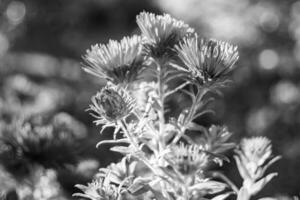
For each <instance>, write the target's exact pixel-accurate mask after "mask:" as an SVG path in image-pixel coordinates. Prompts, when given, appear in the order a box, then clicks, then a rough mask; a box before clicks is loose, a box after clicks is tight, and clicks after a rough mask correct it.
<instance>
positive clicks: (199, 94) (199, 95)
mask: <svg viewBox="0 0 300 200" xmlns="http://www.w3.org/2000/svg"><path fill="white" fill-rule="evenodd" d="M200 89H202V90H200ZM206 92H207V89H206V88H199V87H198V88H197V94H196V97H195V100H194V101H193V102H192V105H191V107H190V110H189V113H188V116H187V117H186V119H185V120H184V124H183V125H182V129H181V131H180V133H179V134H178V135H177V136H176V137H175V138H174V140H173V142H172V143H173V144H176V143H177V142H178V141H179V140H180V138H181V137H182V136H183V135H184V133H185V131H186V129H187V128H186V127H187V125H188V124H189V123H190V122H191V121H193V117H194V115H195V113H196V111H197V109H196V106H197V105H198V102H199V100H201V99H202V98H203V96H204V95H205V94H206Z"/></svg>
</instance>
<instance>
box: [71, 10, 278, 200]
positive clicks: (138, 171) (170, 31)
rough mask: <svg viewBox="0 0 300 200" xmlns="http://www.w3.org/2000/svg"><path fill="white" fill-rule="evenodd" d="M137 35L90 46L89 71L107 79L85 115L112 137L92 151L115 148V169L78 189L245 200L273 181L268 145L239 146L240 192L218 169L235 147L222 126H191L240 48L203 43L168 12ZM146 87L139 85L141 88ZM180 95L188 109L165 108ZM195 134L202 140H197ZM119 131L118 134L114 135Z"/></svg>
mask: <svg viewBox="0 0 300 200" xmlns="http://www.w3.org/2000/svg"><path fill="white" fill-rule="evenodd" d="M137 24H138V26H139V28H140V30H141V35H134V36H132V37H124V38H123V39H122V40H121V41H120V42H117V41H112V40H111V41H109V42H108V44H107V45H102V44H100V45H94V46H92V48H91V49H90V50H88V51H87V53H86V55H85V56H84V59H85V61H86V65H85V67H84V69H85V71H87V72H89V73H91V74H93V75H96V76H98V77H99V78H102V79H104V80H106V86H105V87H103V88H102V89H101V90H100V92H98V93H97V94H96V95H95V96H93V97H92V100H91V101H92V104H91V105H90V107H89V109H88V110H89V111H90V112H91V115H92V116H94V117H95V119H96V120H95V123H96V125H101V126H102V128H101V132H102V131H103V130H104V129H105V128H106V127H114V129H115V131H114V137H113V139H111V140H104V141H100V142H99V143H98V145H97V146H98V147H101V145H105V144H108V143H109V144H115V146H113V147H112V148H111V150H112V151H116V152H119V153H121V154H123V155H124V157H123V159H122V160H121V162H119V163H116V164H111V165H109V166H108V167H107V168H101V169H100V171H99V173H98V174H97V175H96V176H95V180H94V181H93V182H92V183H90V184H88V185H87V186H84V185H77V187H78V188H79V189H80V190H82V192H83V193H76V194H75V196H79V197H85V198H88V199H91V200H99V199H100V200H120V199H157V200H175V199H176V200H194V199H195V200H196V199H207V198H211V199H214V200H223V199H225V198H227V197H229V196H230V195H231V196H236V197H237V199H239V200H247V199H250V197H251V196H252V195H255V194H256V193H257V192H259V191H260V190H261V189H262V188H263V187H264V186H265V185H266V184H267V183H268V182H269V181H270V180H271V179H272V178H273V177H274V176H275V175H276V173H271V174H269V175H267V176H264V174H265V171H266V169H267V168H268V167H269V166H270V165H271V164H272V163H274V162H275V161H277V160H278V159H279V157H278V156H277V157H272V150H271V143H270V141H269V140H268V139H266V138H264V137H254V138H250V139H244V140H242V142H241V145H240V147H238V148H237V149H236V151H235V152H236V155H235V157H234V158H235V160H236V163H237V168H238V171H239V172H240V174H241V176H242V178H243V180H244V181H243V185H242V186H241V187H240V188H239V187H238V186H236V185H235V184H234V183H233V182H231V181H230V180H229V178H227V177H226V176H225V174H223V173H221V172H217V171H214V170H213V169H216V168H217V167H221V166H222V165H223V163H224V161H228V162H229V160H230V159H229V158H227V157H226V155H227V154H226V152H227V151H229V150H232V149H233V148H234V147H236V146H237V145H235V144H234V143H232V142H230V141H229V140H230V136H231V135H232V133H231V132H230V131H228V129H227V128H226V127H225V126H216V125H212V126H210V127H205V126H202V125H200V124H199V123H196V121H195V119H197V118H198V117H200V116H202V115H204V114H205V113H207V112H210V111H211V110H210V109H209V108H208V106H207V105H208V104H210V102H211V100H213V99H211V98H210V97H211V96H212V95H211V94H212V93H215V92H217V91H218V92H219V89H220V88H222V87H224V86H225V85H226V83H227V82H228V76H229V75H230V73H231V72H232V71H233V70H234V69H235V63H236V61H237V60H238V52H237V47H236V46H234V45H231V44H229V43H226V42H221V41H216V40H214V39H210V40H205V39H201V38H200V36H199V35H198V34H197V33H196V32H195V31H194V29H192V28H190V27H189V26H188V25H187V24H185V23H184V22H182V21H179V20H177V19H174V18H173V17H171V16H170V15H168V14H164V15H155V14H152V13H147V12H142V13H141V14H139V15H138V16H137ZM141 79H143V80H141ZM178 94H180V95H184V96H185V97H186V98H185V100H187V98H190V99H191V100H190V104H188V105H186V104H184V102H182V103H183V104H182V105H181V104H180V105H178V107H179V108H180V109H181V110H180V112H179V113H178V112H172V110H170V109H168V101H169V100H170V99H172V98H176V97H177V96H178ZM191 132H198V133H199V134H198V135H199V136H197V137H194V136H193V135H192V134H191ZM117 133H120V135H119V136H118V137H117Z"/></svg>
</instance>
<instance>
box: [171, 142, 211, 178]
mask: <svg viewBox="0 0 300 200" xmlns="http://www.w3.org/2000/svg"><path fill="white" fill-rule="evenodd" d="M170 156H171V160H172V161H173V162H174V163H173V164H174V166H175V167H176V169H177V170H178V171H179V172H181V173H182V174H186V175H189V174H194V173H196V172H197V171H199V170H201V169H203V168H204V167H206V166H207V164H208V155H207V154H206V153H205V152H204V151H203V147H202V146H198V145H184V144H183V143H180V145H179V146H178V145H176V146H172V147H171V153H170Z"/></svg>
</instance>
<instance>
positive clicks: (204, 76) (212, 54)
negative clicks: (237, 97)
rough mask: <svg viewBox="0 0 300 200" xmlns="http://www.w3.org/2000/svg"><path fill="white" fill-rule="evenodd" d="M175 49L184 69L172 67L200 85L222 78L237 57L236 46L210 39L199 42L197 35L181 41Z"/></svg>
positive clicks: (231, 68)
mask: <svg viewBox="0 0 300 200" xmlns="http://www.w3.org/2000/svg"><path fill="white" fill-rule="evenodd" d="M175 48H176V50H177V52H178V56H179V58H180V59H181V61H182V62H183V64H184V65H185V67H181V66H179V65H178V64H177V65H174V66H175V67H176V68H177V69H180V70H182V71H185V72H187V73H188V74H191V75H192V77H193V78H194V79H195V80H198V81H199V82H200V83H208V82H212V81H217V80H219V79H222V78H224V76H226V75H227V74H228V73H229V72H231V71H232V70H233V66H234V64H235V63H236V61H237V60H238V57H239V56H238V52H237V47H236V46H234V45H231V44H229V43H226V42H221V41H217V40H212V39H211V40H203V39H202V40H199V39H198V36H197V35H195V36H194V37H189V38H185V39H183V41H182V42H181V43H180V44H179V45H177V46H176V47H175Z"/></svg>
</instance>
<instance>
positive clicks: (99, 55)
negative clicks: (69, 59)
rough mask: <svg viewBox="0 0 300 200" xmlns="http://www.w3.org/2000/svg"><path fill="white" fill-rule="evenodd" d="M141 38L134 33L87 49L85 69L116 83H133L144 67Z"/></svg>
mask: <svg viewBox="0 0 300 200" xmlns="http://www.w3.org/2000/svg"><path fill="white" fill-rule="evenodd" d="M140 54H141V38H140V36H137V35H134V36H132V37H124V38H123V39H122V40H121V41H120V42H117V41H115V40H110V41H109V42H108V44H106V45H103V44H96V45H94V46H92V47H91V49H90V50H87V53H86V55H85V56H84V60H85V61H86V63H87V66H85V67H84V70H85V71H86V72H88V73H91V74H93V75H95V76H98V77H100V78H104V79H106V80H107V81H111V82H113V83H115V84H121V83H131V82H132V81H135V80H136V79H138V76H139V75H140V74H141V72H142V71H143V69H144V66H143V58H142V57H141V55H140Z"/></svg>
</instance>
